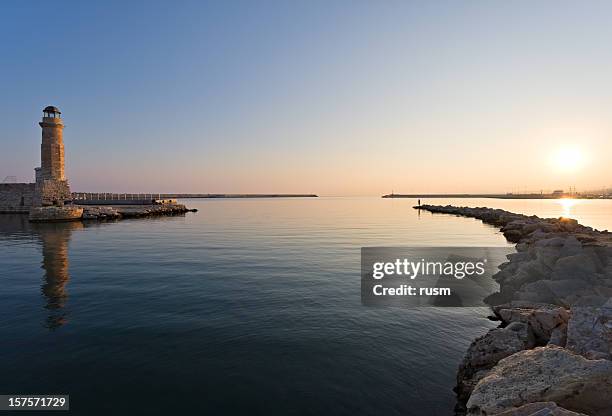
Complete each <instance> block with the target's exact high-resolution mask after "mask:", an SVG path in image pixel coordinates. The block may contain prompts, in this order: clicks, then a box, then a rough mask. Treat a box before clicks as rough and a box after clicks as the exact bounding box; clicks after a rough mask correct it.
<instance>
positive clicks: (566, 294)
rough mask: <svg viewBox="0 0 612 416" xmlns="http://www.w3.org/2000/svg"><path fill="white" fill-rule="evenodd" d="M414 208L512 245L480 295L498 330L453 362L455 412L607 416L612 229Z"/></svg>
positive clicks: (610, 411) (611, 411)
mask: <svg viewBox="0 0 612 416" xmlns="http://www.w3.org/2000/svg"><path fill="white" fill-rule="evenodd" d="M415 208H417V209H422V210H426V211H430V212H432V213H441V214H451V215H458V216H463V217H471V218H476V219H480V220H482V221H483V222H485V223H487V224H491V225H494V226H496V227H498V228H499V229H500V230H501V232H502V233H503V234H504V236H505V237H506V239H507V240H508V241H510V242H513V243H516V253H513V254H510V255H508V261H507V262H505V263H503V264H502V265H500V270H499V272H498V273H497V274H495V275H494V276H493V278H494V279H495V280H496V281H497V282H498V283H499V285H500V291H499V292H498V293H495V294H493V295H491V296H489V297H488V298H487V299H486V301H487V303H488V304H490V305H491V306H492V309H493V313H494V315H495V317H496V319H498V320H499V321H500V322H501V324H500V327H499V328H496V329H492V330H491V331H489V332H488V333H487V334H485V335H484V336H482V337H480V338H478V339H476V340H475V341H474V342H473V343H472V345H470V347H469V349H468V351H467V353H466V356H465V358H464V359H463V361H462V362H461V364H460V367H459V371H458V374H457V387H456V392H457V396H458V401H459V404H458V406H457V414H468V415H473V416H475V415H480V416H484V415H487V416H488V415H500V416H501V415H504V416H522V415H525V416H526V415H577V414H582V415H584V414H586V415H591V416H612V361H611V360H612V233H609V232H608V231H607V230H605V231H597V230H595V229H593V228H591V227H587V226H584V225H580V224H578V222H577V221H576V220H573V219H569V218H539V217H537V216H526V215H521V214H515V213H512V212H508V211H504V210H501V209H491V208H468V207H455V206H435V205H421V206H418V207H415Z"/></svg>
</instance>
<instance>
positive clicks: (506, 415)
mask: <svg viewBox="0 0 612 416" xmlns="http://www.w3.org/2000/svg"><path fill="white" fill-rule="evenodd" d="M495 416H588V415H585V414H584V413H576V412H572V411H571V410H567V409H564V408H562V407H559V406H557V403H555V402H536V403H529V404H524V405H522V406H521V407H517V408H514V409H511V410H506V411H504V412H501V413H497V414H496V415H495Z"/></svg>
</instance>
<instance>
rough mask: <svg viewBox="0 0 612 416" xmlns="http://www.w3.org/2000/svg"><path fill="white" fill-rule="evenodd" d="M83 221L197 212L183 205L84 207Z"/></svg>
mask: <svg viewBox="0 0 612 416" xmlns="http://www.w3.org/2000/svg"><path fill="white" fill-rule="evenodd" d="M81 208H83V220H116V219H122V218H139V217H151V216H159V215H180V214H184V213H186V212H197V209H189V208H187V207H186V206H185V205H183V204H160V205H134V206H129V205H117V206H91V205H83V206H81Z"/></svg>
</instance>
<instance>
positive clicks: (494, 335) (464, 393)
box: [455, 322, 535, 402]
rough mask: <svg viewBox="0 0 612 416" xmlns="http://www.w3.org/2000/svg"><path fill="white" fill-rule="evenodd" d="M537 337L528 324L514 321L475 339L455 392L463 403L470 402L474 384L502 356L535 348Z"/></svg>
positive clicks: (461, 365)
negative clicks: (535, 338) (535, 337)
mask: <svg viewBox="0 0 612 416" xmlns="http://www.w3.org/2000/svg"><path fill="white" fill-rule="evenodd" d="M534 345H535V340H534V337H533V333H532V332H531V329H530V328H529V325H528V324H526V323H522V322H514V323H511V324H510V325H508V326H507V327H505V328H496V329H491V330H490V331H489V332H487V333H486V334H485V335H483V336H481V337H479V338H477V339H475V340H474V341H473V342H472V344H471V345H470V347H469V348H468V350H467V352H466V354H465V357H464V358H463V361H462V362H461V364H460V365H459V371H458V372H457V387H456V388H455V391H456V393H457V397H458V399H459V401H460V402H465V401H467V399H468V397H469V396H470V394H471V392H472V390H473V389H474V386H476V384H477V383H478V381H480V379H481V378H483V377H484V376H485V375H486V374H487V373H488V371H489V370H490V369H491V368H492V367H493V366H494V365H495V364H497V362H498V361H499V360H501V359H502V358H505V357H508V356H510V355H512V354H514V353H515V352H517V351H522V350H524V349H528V348H533V347H534Z"/></svg>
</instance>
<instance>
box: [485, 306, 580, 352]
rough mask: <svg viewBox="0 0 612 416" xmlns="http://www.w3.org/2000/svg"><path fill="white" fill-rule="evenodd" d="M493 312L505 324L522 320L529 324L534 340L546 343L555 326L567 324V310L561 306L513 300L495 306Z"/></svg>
mask: <svg viewBox="0 0 612 416" xmlns="http://www.w3.org/2000/svg"><path fill="white" fill-rule="evenodd" d="M493 312H494V313H495V315H497V316H498V317H499V318H500V319H501V321H502V322H503V323H505V324H509V323H511V322H523V323H526V324H528V325H529V326H530V328H531V330H532V331H533V334H534V335H535V339H536V342H537V343H539V344H542V345H543V344H546V343H547V342H548V341H549V340H550V337H551V334H552V332H553V330H555V328H557V327H560V326H563V325H565V324H567V321H568V320H569V312H568V310H567V309H565V308H564V307H562V306H558V305H552V304H546V303H533V302H521V301H513V302H510V303H507V304H504V305H499V306H495V307H494V308H493Z"/></svg>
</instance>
